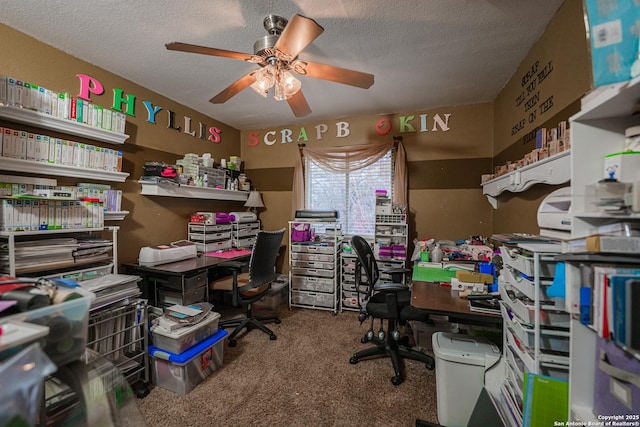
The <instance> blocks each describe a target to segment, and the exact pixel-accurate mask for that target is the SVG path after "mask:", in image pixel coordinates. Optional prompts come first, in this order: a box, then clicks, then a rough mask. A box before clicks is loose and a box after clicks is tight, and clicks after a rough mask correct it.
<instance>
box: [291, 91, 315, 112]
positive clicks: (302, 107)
mask: <svg viewBox="0 0 640 427" xmlns="http://www.w3.org/2000/svg"><path fill="white" fill-rule="evenodd" d="M287 102H288V103H289V107H291V111H293V114H294V115H295V116H296V117H304V116H308V115H309V114H311V108H309V104H307V100H306V98H305V97H304V95H303V94H302V90H299V91H297V92H296V93H295V94H293V96H291V98H289V99H287Z"/></svg>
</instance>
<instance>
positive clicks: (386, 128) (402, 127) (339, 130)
mask: <svg viewBox="0 0 640 427" xmlns="http://www.w3.org/2000/svg"><path fill="white" fill-rule="evenodd" d="M428 118H429V115H428V114H420V115H419V116H418V119H417V123H416V116H415V115H409V116H399V117H398V128H399V129H398V130H397V132H399V133H413V132H429V131H431V132H438V131H441V132H447V131H449V130H450V129H451V128H450V126H449V119H450V118H451V114H450V113H446V114H442V115H440V114H435V115H433V118H432V119H431V121H432V126H431V129H429V121H428ZM334 126H335V137H336V138H347V137H349V136H350V135H351V131H350V129H349V126H350V125H349V122H345V121H339V122H336V123H335V124H334ZM416 126H417V128H416ZM375 130H376V132H377V133H378V135H386V134H388V133H389V132H391V130H393V124H392V122H391V119H390V118H388V117H385V118H382V119H379V120H378V121H377V122H376V123H375ZM328 131H329V125H328V124H327V123H320V124H318V125H315V126H314V127H313V128H312V129H310V130H309V131H308V130H307V128H306V127H305V126H301V127H300V128H299V129H298V130H297V131H296V132H295V133H294V129H291V128H284V129H281V130H279V131H278V130H267V131H264V133H262V134H261V132H259V131H253V132H249V134H248V135H247V146H248V147H255V146H257V145H259V144H260V142H262V143H264V144H265V145H269V146H271V145H275V144H276V143H280V144H287V143H293V142H296V143H298V142H309V139H310V136H311V137H315V140H316V141H321V140H322V138H323V137H324V135H325V133H327V132H328Z"/></svg>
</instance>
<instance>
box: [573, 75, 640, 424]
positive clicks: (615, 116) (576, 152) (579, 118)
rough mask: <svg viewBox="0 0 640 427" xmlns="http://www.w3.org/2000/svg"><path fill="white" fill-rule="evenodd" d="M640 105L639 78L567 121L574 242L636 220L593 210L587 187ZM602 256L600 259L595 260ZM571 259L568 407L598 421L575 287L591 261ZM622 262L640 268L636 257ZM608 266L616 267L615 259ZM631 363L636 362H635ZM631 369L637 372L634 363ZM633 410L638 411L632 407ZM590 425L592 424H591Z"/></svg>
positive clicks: (602, 92) (589, 343) (592, 342)
mask: <svg viewBox="0 0 640 427" xmlns="http://www.w3.org/2000/svg"><path fill="white" fill-rule="evenodd" d="M639 103H640V78H635V79H633V80H630V81H628V82H624V83H619V84H616V85H612V86H608V87H603V88H599V89H597V90H596V92H594V93H593V94H590V95H588V96H587V97H586V98H585V100H583V105H582V109H581V111H580V112H579V113H577V114H575V115H574V116H573V117H571V119H570V127H571V135H572V155H571V182H572V187H573V189H572V202H571V213H572V231H571V235H572V237H574V238H577V237H583V236H586V235H589V234H593V229H594V228H596V227H598V226H599V225H605V224H611V223H615V222H620V221H639V220H640V215H638V214H637V213H635V214H631V215H619V214H617V215H610V214H606V213H602V212H594V211H592V209H591V208H589V207H588V206H587V203H586V201H587V200H586V191H585V190H586V187H587V186H588V185H593V184H595V183H597V182H598V181H599V180H601V179H602V178H604V176H603V162H604V156H605V155H607V154H610V153H615V152H619V151H622V149H623V146H624V140H625V134H624V131H625V129H626V128H628V127H631V126H637V124H638V116H637V115H634V114H635V113H636V112H637V111H638V105H639ZM597 255H599V257H597V258H598V259H599V260H600V262H607V259H608V257H607V255H606V254H597ZM600 255H602V256H600ZM584 258H585V259H584V260H582V261H581V260H580V259H579V257H576V258H575V260H574V261H571V257H568V258H567V260H568V261H567V273H566V281H567V298H566V309H567V310H568V311H570V312H573V315H572V319H571V360H570V374H569V404H570V414H569V417H570V419H571V420H575V421H583V422H584V423H588V422H594V423H595V422H597V421H600V420H599V419H598V416H599V415H609V414H596V413H595V412H594V409H593V402H594V378H595V375H596V374H595V373H596V370H597V369H598V368H597V366H596V362H595V359H596V358H595V353H596V350H597V342H596V341H597V334H596V332H595V330H594V329H592V328H591V327H589V326H587V325H584V324H582V323H581V321H580V318H579V315H578V312H577V308H576V307H579V305H580V298H579V295H578V293H577V292H576V290H577V289H579V287H580V286H581V283H582V281H581V277H580V272H579V267H578V263H580V262H586V263H589V262H592V261H589V257H588V256H585V257H584ZM631 258H632V259H628V260H627V262H635V263H636V264H640V256H638V255H637V254H636V256H635V260H634V259H633V258H634V257H633V256H632V257H631ZM609 261H610V262H613V263H617V262H618V261H617V260H616V259H615V258H611V259H609ZM633 363H636V364H640V361H638V360H637V359H636V360H634V361H633ZM635 368H639V366H638V365H636V366H635ZM635 410H636V411H637V408H635ZM594 425H595V424H594Z"/></svg>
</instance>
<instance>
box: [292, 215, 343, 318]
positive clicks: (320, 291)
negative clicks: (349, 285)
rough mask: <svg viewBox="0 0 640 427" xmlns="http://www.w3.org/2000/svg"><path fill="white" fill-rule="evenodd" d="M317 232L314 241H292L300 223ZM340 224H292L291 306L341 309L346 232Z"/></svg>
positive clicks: (334, 311)
mask: <svg viewBox="0 0 640 427" xmlns="http://www.w3.org/2000/svg"><path fill="white" fill-rule="evenodd" d="M303 223H304V224H308V225H309V229H310V230H311V229H313V233H312V234H311V236H310V239H305V241H294V240H298V239H294V240H292V230H293V227H295V226H296V225H298V224H303ZM339 227H340V225H339V224H337V223H329V222H326V223H313V222H304V221H299V220H298V221H290V222H289V283H290V287H289V307H290V308H291V307H301V308H313V309H316V310H329V311H333V313H334V314H337V313H338V311H339V309H340V301H339V297H340V283H339V277H340V264H339V262H338V261H339V260H338V253H339V249H340V246H341V240H342V232H341V230H340V228H339Z"/></svg>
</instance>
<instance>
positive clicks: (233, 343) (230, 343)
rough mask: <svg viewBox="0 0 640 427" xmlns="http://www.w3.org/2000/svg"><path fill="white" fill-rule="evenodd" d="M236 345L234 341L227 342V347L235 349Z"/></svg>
mask: <svg viewBox="0 0 640 427" xmlns="http://www.w3.org/2000/svg"><path fill="white" fill-rule="evenodd" d="M237 343H238V342H237V341H236V340H229V347H235V346H236V344H237Z"/></svg>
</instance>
